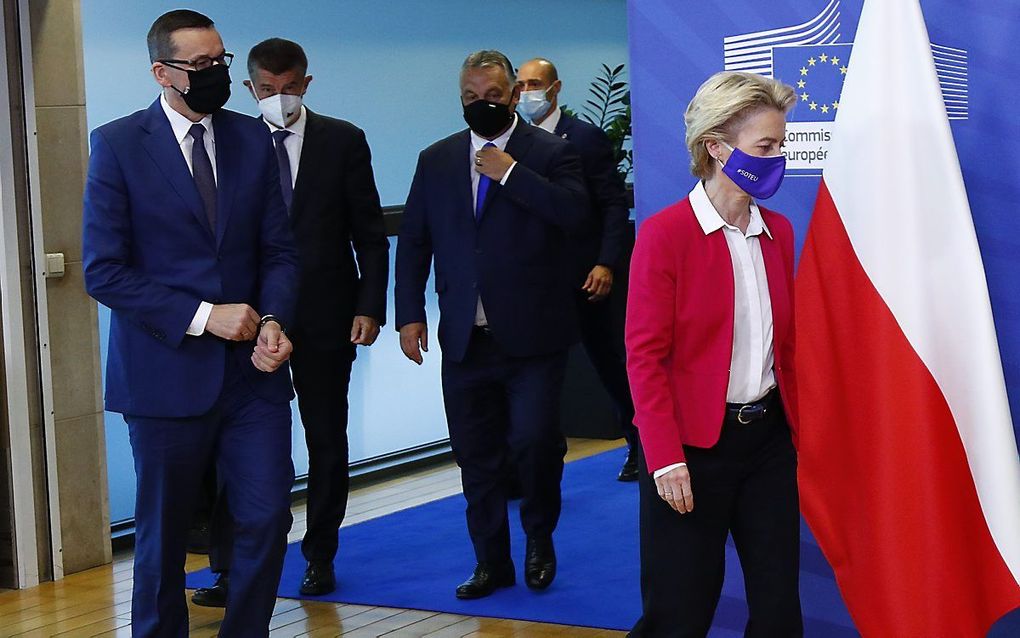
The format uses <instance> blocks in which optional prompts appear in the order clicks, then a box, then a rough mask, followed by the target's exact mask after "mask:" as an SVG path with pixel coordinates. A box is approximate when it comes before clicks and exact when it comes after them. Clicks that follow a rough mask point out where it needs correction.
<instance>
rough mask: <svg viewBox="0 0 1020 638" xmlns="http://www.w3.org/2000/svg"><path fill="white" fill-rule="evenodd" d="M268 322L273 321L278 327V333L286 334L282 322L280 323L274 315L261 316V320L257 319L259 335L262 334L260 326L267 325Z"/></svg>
mask: <svg viewBox="0 0 1020 638" xmlns="http://www.w3.org/2000/svg"><path fill="white" fill-rule="evenodd" d="M270 321H275V322H276V324H277V325H278V326H280V332H283V333H286V332H287V328H285V327H284V325H283V322H282V321H280V320H279V319H278V318H277V317H276V315H263V316H262V318H261V319H259V334H261V333H262V326H264V325H266V324H267V323H269V322H270Z"/></svg>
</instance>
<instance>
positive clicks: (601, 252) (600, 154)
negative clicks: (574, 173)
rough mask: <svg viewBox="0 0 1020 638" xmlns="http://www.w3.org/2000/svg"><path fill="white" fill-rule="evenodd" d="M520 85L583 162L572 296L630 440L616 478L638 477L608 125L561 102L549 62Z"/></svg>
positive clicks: (527, 106)
mask: <svg viewBox="0 0 1020 638" xmlns="http://www.w3.org/2000/svg"><path fill="white" fill-rule="evenodd" d="M517 86H518V88H520V90H521V102H520V104H519V105H518V107H517V108H518V111H520V112H521V115H522V116H524V118H525V119H526V120H528V121H529V122H531V123H532V124H534V125H535V126H537V127H539V128H542V129H544V130H546V131H549V132H550V133H552V134H554V135H556V136H558V137H562V138H563V139H565V140H567V141H568V142H570V143H571V144H573V145H574V147H575V148H577V150H578V152H579V153H580V154H581V161H582V162H583V163H584V178H585V184H586V185H587V187H588V196H589V198H590V200H591V207H592V212H593V213H594V214H593V215H592V216H591V217H590V218H589V222H588V224H587V225H585V227H584V228H583V229H582V230H580V231H579V232H576V233H573V234H572V235H571V238H570V239H571V242H570V244H571V250H572V253H573V256H574V267H575V270H574V273H573V278H574V281H573V282H572V283H573V287H574V293H573V296H574V301H575V306H576V308H577V316H578V320H579V323H580V328H581V343H583V344H584V349H585V352H587V353H588V358H589V359H590V360H591V363H592V366H593V367H594V368H595V372H596V373H598V375H599V379H600V380H601V381H602V386H603V387H604V388H605V389H606V393H607V394H609V397H610V398H611V399H612V400H613V403H614V404H615V406H616V412H617V416H618V418H619V422H620V427H621V429H622V430H623V435H624V437H625V438H626V439H627V445H628V450H627V459H626V461H624V464H623V468H622V469H621V470H620V474H619V476H618V477H617V478H619V480H621V481H636V480H637V478H638V466H637V454H636V452H635V450H636V447H635V446H636V445H638V440H637V428H635V427H634V401H633V400H632V399H631V396H630V384H629V383H628V382H627V366H626V361H625V358H624V354H623V329H622V328H623V327H622V325H620V323H619V322H616V321H614V319H613V312H612V306H611V305H610V304H609V302H608V300H609V296H610V294H611V293H612V291H613V275H614V273H615V272H616V270H617V268H618V267H619V265H620V261H621V258H622V257H623V253H624V250H625V244H626V241H627V234H628V233H629V232H630V225H629V222H628V220H629V217H630V211H629V207H628V205H627V192H626V189H625V188H624V184H623V179H622V178H621V177H620V173H619V172H618V171H617V170H616V167H617V161H616V158H615V157H613V149H612V146H611V145H610V142H609V138H608V137H607V136H606V134H605V132H603V130H602V129H600V128H599V127H597V126H595V125H594V124H591V123H589V122H585V121H583V120H581V119H578V118H576V117H573V116H571V115H569V114H567V113H564V112H563V110H562V109H560V107H559V103H558V102H559V94H560V89H562V88H563V83H562V81H561V80H560V79H559V74H558V73H557V71H556V67H555V66H554V65H553V63H552V62H550V61H549V60H546V59H545V58H535V59H533V60H529V61H527V62H525V63H524V64H522V65H521V68H520V69H518V71H517Z"/></svg>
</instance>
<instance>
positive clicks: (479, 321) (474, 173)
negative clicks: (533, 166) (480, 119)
mask: <svg viewBox="0 0 1020 638" xmlns="http://www.w3.org/2000/svg"><path fill="white" fill-rule="evenodd" d="M516 129H517V114H516V113H514V123H513V124H511V125H510V128H508V129H507V130H506V132H505V133H503V134H502V135H500V136H499V137H497V138H496V139H494V140H487V139H485V138H484V137H482V136H481V135H479V134H478V133H475V132H474V131H471V148H470V149H469V150H470V153H468V160H469V162H470V164H469V166H470V168H469V170H470V171H471V201H472V203H474V202H477V201H478V182H479V181H480V180H481V177H482V174H481V173H479V172H478V170H477V168H478V166H477V164H475V153H477V152H478V151H480V150H482V149H483V148H484V147H485V145H486V144H490V143H491V144H495V145H496V148H498V149H499V150H501V151H506V143H507V142H508V141H510V136H511V135H513V133H514V131H515V130H516ZM515 166H517V161H516V160H515V161H514V163H513V164H511V165H510V168H508V169H506V173H504V174H503V178H502V179H500V180H499V185H500V186H503V185H505V184H506V181H507V180H508V179H510V173H511V172H512V171H513V170H514V167H515ZM477 214H478V211H475V215H477ZM475 325H476V326H487V325H489V321H488V320H487V319H486V318H485V308H483V307H482V296H481V295H478V304H477V305H476V306H475Z"/></svg>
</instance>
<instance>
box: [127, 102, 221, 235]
mask: <svg viewBox="0 0 1020 638" xmlns="http://www.w3.org/2000/svg"><path fill="white" fill-rule="evenodd" d="M142 128H143V129H144V130H145V132H146V133H147V135H146V136H145V138H143V139H142V147H143V148H144V149H145V152H146V153H148V154H149V157H151V158H152V161H153V163H155V164H156V167H157V168H159V170H160V172H161V173H163V176H164V177H166V180H167V181H168V182H170V186H171V187H172V188H173V189H174V192H176V193H177V195H178V196H179V197H180V198H181V201H182V202H183V203H184V205H185V206H186V207H187V208H188V210H190V211H191V214H192V215H194V216H195V218H196V219H197V220H198V221H199V223H200V224H202V227H203V228H206V229H208V228H209V221H208V219H206V216H205V207H204V206H203V205H202V198H201V196H199V194H198V187H196V186H195V179H194V178H193V177H192V176H191V171H189V170H188V163H187V162H186V161H185V159H184V154H183V153H181V145H180V144H178V143H177V137H176V136H175V135H174V131H173V129H172V128H171V127H170V121H169V120H167V118H166V113H164V112H163V107H162V105H161V104H160V102H159V100H156V101H155V102H154V103H153V104H152V106H150V107H149V109H148V111H147V112H146V117H145V119H144V120H143V124H142ZM217 146H218V145H217ZM210 236H212V234H211V232H210Z"/></svg>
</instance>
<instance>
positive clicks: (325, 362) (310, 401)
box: [192, 38, 389, 606]
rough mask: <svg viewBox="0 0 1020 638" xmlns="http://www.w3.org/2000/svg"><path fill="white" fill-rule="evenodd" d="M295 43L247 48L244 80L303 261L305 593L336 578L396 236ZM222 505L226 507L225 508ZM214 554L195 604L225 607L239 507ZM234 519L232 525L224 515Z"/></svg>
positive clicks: (221, 520)
mask: <svg viewBox="0 0 1020 638" xmlns="http://www.w3.org/2000/svg"><path fill="white" fill-rule="evenodd" d="M307 72H308V58H307V56H306V55H305V52H304V50H303V49H302V48H301V46H300V45H298V44H297V43H296V42H291V41H290V40H284V39H281V38H270V39H268V40H265V41H263V42H260V43H259V44H257V45H255V46H254V47H253V48H252V50H251V51H250V52H249V54H248V76H249V79H248V80H246V81H245V86H247V87H248V90H249V91H250V92H251V94H252V97H253V98H254V99H255V100H256V102H257V104H258V108H259V111H260V112H261V113H262V120H263V121H264V123H265V126H266V127H268V129H269V131H270V133H271V134H272V137H273V141H274V146H275V152H276V159H277V165H278V167H279V174H280V188H281V191H282V193H283V199H284V202H285V203H286V204H287V206H288V208H289V211H290V222H291V228H292V229H293V232H294V238H295V240H296V243H297V248H298V257H299V262H300V265H301V277H300V294H299V296H298V304H297V308H298V315H297V317H298V318H297V320H296V322H295V324H294V326H293V327H292V329H291V330H290V337H291V339H292V340H293V342H294V344H295V348H296V350H297V352H296V353H295V355H294V357H293V359H292V360H291V366H292V370H293V375H294V388H295V389H296V390H297V400H298V409H299V410H300V413H301V423H302V425H303V426H304V429H305V442H306V444H307V447H308V505H307V515H306V527H307V529H306V531H305V535H304V538H303V540H302V541H301V552H302V554H303V555H304V557H305V560H306V561H307V565H306V569H305V573H304V577H303V579H302V581H301V587H300V591H301V593H302V594H303V595H306V596H320V595H322V594H327V593H329V592H332V591H333V590H334V589H335V588H336V577H335V572H334V569H333V561H334V559H335V558H336V555H337V549H338V532H339V529H340V525H341V523H342V522H343V519H344V515H345V513H346V510H347V497H348V492H349V488H350V478H349V473H348V461H349V452H348V438H347V420H348V407H349V406H348V398H347V394H348V387H349V385H350V379H351V367H352V364H353V362H354V359H355V356H356V348H357V346H359V345H362V346H371V345H372V344H373V343H374V342H375V340H376V338H377V337H378V336H379V328H380V326H381V325H382V324H383V323H385V320H386V288H387V285H388V278H389V242H388V240H387V239H386V231H385V227H384V224H383V217H382V208H381V206H380V204H379V193H378V191H377V190H376V186H375V178H374V176H373V174H372V156H371V152H370V151H369V147H368V142H367V141H366V139H365V134H364V132H363V131H362V130H361V129H359V128H357V127H356V126H354V125H353V124H351V123H350V122H346V121H344V120H338V119H334V118H332V117H327V116H325V115H320V114H318V113H315V112H313V111H312V110H311V109H309V108H308V107H307V106H305V105H304V103H303V102H304V99H303V98H304V95H305V94H306V92H307V91H308V87H309V85H310V84H311V82H312V76H310V75H307ZM221 506H222V504H221V505H220V506H218V510H219V512H222V508H221ZM215 521H216V525H217V526H219V527H220V528H221V529H218V530H214V534H213V536H214V538H215V537H218V538H220V541H221V542H219V543H216V546H215V547H213V548H211V552H210V558H211V560H210V562H211V564H212V565H211V566H212V567H213V569H214V570H218V572H219V575H218V577H217V581H216V584H215V585H214V586H212V587H209V588H204V589H200V590H197V591H196V592H195V594H194V596H193V597H192V601H193V602H195V603H196V604H200V605H205V606H222V605H223V604H224V603H225V602H226V600H227V596H226V594H227V591H228V588H229V573H230V543H229V540H230V534H229V531H227V530H224V529H222V528H223V527H225V526H226V525H229V514H227V515H221V514H218V515H217V516H216V518H215ZM225 524H226V525H225Z"/></svg>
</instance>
